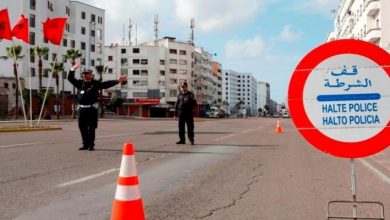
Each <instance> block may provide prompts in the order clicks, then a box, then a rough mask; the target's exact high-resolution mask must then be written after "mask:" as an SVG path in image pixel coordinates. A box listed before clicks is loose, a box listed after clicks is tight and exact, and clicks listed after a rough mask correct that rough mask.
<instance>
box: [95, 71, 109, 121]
mask: <svg viewBox="0 0 390 220" xmlns="http://www.w3.org/2000/svg"><path fill="white" fill-rule="evenodd" d="M95 68H96V72H97V73H98V74H99V81H100V82H101V81H103V73H106V72H107V69H108V67H107V66H104V65H97V66H96V67H95ZM99 99H100V117H102V118H103V116H104V111H103V90H100V91H99Z"/></svg>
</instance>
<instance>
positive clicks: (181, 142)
mask: <svg viewBox="0 0 390 220" xmlns="http://www.w3.org/2000/svg"><path fill="white" fill-rule="evenodd" d="M176 144H186V142H185V141H178V142H176Z"/></svg>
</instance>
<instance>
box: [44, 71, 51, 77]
mask: <svg viewBox="0 0 390 220" xmlns="http://www.w3.org/2000/svg"><path fill="white" fill-rule="evenodd" d="M49 71H50V69H45V71H44V72H43V77H45V78H47V77H49Z"/></svg>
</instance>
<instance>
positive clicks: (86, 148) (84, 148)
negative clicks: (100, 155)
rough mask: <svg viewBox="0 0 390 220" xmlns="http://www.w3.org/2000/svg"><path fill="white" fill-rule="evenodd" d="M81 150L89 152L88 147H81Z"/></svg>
mask: <svg viewBox="0 0 390 220" xmlns="http://www.w3.org/2000/svg"><path fill="white" fill-rule="evenodd" d="M79 150H88V147H80V148H79Z"/></svg>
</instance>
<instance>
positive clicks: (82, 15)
mask: <svg viewBox="0 0 390 220" xmlns="http://www.w3.org/2000/svg"><path fill="white" fill-rule="evenodd" d="M81 19H83V20H85V12H84V11H82V12H81Z"/></svg>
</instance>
